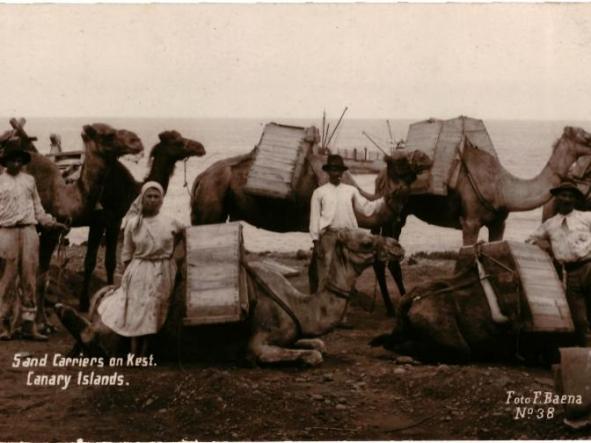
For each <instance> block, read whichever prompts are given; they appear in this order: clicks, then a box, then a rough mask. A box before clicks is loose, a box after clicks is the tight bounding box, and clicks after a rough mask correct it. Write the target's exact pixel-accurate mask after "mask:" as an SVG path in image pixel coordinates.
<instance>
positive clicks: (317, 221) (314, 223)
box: [310, 182, 384, 240]
mask: <svg viewBox="0 0 591 443" xmlns="http://www.w3.org/2000/svg"><path fill="white" fill-rule="evenodd" d="M383 203H384V199H383V198H379V199H378V200H374V201H369V200H367V199H366V198H365V197H363V195H361V193H360V192H359V190H358V189H357V188H356V187H355V186H351V185H347V184H345V183H340V184H339V185H338V186H335V185H333V184H332V183H330V182H328V183H326V184H324V185H322V186H320V187H318V188H316V189H315V190H314V193H313V194H312V201H311V203H310V205H311V206H310V235H311V236H312V239H313V240H318V237H319V235H320V233H321V232H322V231H323V230H324V229H326V228H328V227H331V228H335V229H338V228H357V226H358V225H357V219H356V218H355V212H354V210H353V207H354V208H355V209H356V210H357V211H359V212H361V213H362V214H364V215H365V216H367V217H370V216H371V215H373V214H374V213H375V212H377V211H378V210H379V209H380V208H381V207H382V204H383Z"/></svg>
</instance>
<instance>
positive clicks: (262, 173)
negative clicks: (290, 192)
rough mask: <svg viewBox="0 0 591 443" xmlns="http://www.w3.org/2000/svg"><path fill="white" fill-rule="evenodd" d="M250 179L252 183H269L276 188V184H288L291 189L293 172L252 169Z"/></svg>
mask: <svg viewBox="0 0 591 443" xmlns="http://www.w3.org/2000/svg"><path fill="white" fill-rule="evenodd" d="M249 179H250V180H252V181H255V180H257V179H258V180H260V181H261V182H263V181H265V182H269V183H270V185H272V186H274V185H275V182H278V183H287V184H288V185H289V188H290V189H291V180H292V173H291V171H289V172H286V171H281V170H279V169H271V168H266V169H254V168H253V169H251V170H250V174H249Z"/></svg>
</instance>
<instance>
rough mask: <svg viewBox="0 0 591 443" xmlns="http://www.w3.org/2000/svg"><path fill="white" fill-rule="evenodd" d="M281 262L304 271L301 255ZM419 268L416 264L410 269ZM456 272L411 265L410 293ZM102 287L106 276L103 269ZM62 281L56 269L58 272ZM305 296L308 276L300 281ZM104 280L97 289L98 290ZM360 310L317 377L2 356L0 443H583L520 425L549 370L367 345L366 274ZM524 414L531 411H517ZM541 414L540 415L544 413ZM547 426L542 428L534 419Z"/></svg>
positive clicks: (369, 281) (39, 352)
mask: <svg viewBox="0 0 591 443" xmlns="http://www.w3.org/2000/svg"><path fill="white" fill-rule="evenodd" d="M83 252H84V249H83V248H82V247H73V248H70V249H69V250H68V252H67V255H68V258H69V263H68V265H67V268H68V269H67V270H66V271H64V272H63V274H62V277H61V278H60V279H59V280H60V283H61V285H60V288H61V292H62V293H63V295H62V297H63V300H64V301H66V302H68V301H69V302H72V303H73V302H74V300H73V298H72V297H73V296H74V295H75V294H76V292H77V291H78V288H79V285H80V280H81V278H80V275H78V274H77V273H75V272H72V271H70V270H80V269H81V258H82V254H83ZM273 258H274V259H276V260H277V261H279V262H281V263H284V264H288V265H291V266H295V267H297V268H298V269H302V270H304V269H305V265H306V263H307V262H306V261H305V260H298V259H297V258H296V257H295V255H294V254H281V255H278V254H274V255H273ZM409 263H412V264H409ZM452 268H453V261H451V260H446V259H441V258H440V259H430V258H418V259H416V260H411V261H410V262H409V261H408V260H407V261H405V263H404V271H405V275H406V279H407V282H408V285H409V286H410V287H412V286H413V285H415V284H417V283H419V282H421V281H424V280H425V279H427V278H433V277H435V276H442V275H445V274H448V273H450V272H451V270H452ZM97 274H98V276H99V277H101V276H103V275H104V273H103V270H102V268H100V267H99V270H98V272H97ZM54 277H55V278H56V279H57V270H54ZM293 282H294V284H295V285H296V286H298V287H300V288H302V289H304V288H305V287H306V276H305V272H302V273H301V274H300V275H299V276H298V277H295V278H294V279H293ZM100 284H101V282H100V280H97V281H96V282H95V285H96V287H98V286H100ZM357 287H358V289H359V290H360V291H362V292H363V293H364V294H365V295H361V296H358V297H356V298H355V300H353V305H352V307H351V309H350V314H349V316H350V321H351V322H352V323H353V324H354V326H355V327H354V329H350V330H344V329H339V330H336V331H334V332H331V333H330V334H328V335H326V336H325V337H324V339H325V343H326V345H327V354H326V356H325V362H324V363H323V364H322V365H321V366H319V367H316V368H312V369H310V368H301V367H280V368H253V367H248V366H246V365H244V364H242V363H240V362H236V363H217V364H204V363H188V362H181V361H172V362H165V363H161V364H159V365H157V366H152V367H147V368H146V367H140V368H126V367H123V368H121V367H118V368H102V369H100V368H94V367H93V368H74V367H68V368H66V369H63V368H53V367H50V366H51V365H48V367H45V368H22V367H21V368H13V367H12V366H11V364H12V362H13V361H14V355H15V353H19V352H24V353H28V354H29V355H32V356H34V357H41V356H43V355H44V354H46V353H47V354H48V356H49V359H52V358H53V356H54V355H55V354H56V353H66V352H67V351H68V350H69V349H70V347H71V345H72V343H73V340H72V339H71V338H70V337H69V336H68V335H67V333H66V332H65V331H64V330H63V329H60V330H59V331H58V332H57V333H56V334H55V335H53V336H52V337H51V340H50V341H49V342H48V343H32V342H25V341H19V340H15V341H11V342H3V343H2V344H1V345H0V361H2V362H3V363H2V365H3V367H2V372H1V374H2V376H1V378H0V440H2V441H10V440H27V441H58V440H62V441H63V440H66V441H72V440H76V439H78V438H82V439H84V440H91V441H92V440H103V441H104V440H107V441H118V440H143V441H146V440H149V441H154V440H156V441H171V440H173V441H177V440H183V439H187V440H197V439H198V440H218V441H219V440H224V441H227V440H233V441H236V440H409V439H563V438H569V439H572V438H585V437H588V436H589V433H582V432H575V431H571V430H569V429H568V428H566V427H565V426H564V425H563V424H562V419H563V417H564V413H563V410H562V408H561V407H560V406H557V407H554V409H552V406H550V405H544V406H540V407H536V408H535V411H533V413H532V414H530V415H528V416H527V418H520V419H516V418H515V415H516V413H517V405H515V404H513V403H510V404H507V401H506V400H507V395H508V391H515V392H516V395H524V396H526V397H527V396H532V395H534V394H533V393H534V392H535V391H541V392H543V393H545V392H553V391H554V388H553V382H552V378H551V373H550V371H549V370H547V369H544V368H532V367H523V366H517V365H510V364H507V363H506V364H498V363H494V364H493V363H485V364H473V365H467V366H453V365H443V364H442V365H424V364H421V363H419V362H415V361H412V360H411V359H409V358H407V357H399V356H396V355H394V354H392V353H391V352H389V351H386V350H383V349H381V348H380V349H378V348H371V347H369V346H368V344H367V343H368V342H369V340H370V339H371V338H373V337H374V336H375V335H377V334H381V333H383V332H387V331H389V329H390V328H391V320H390V319H388V318H387V317H386V315H385V311H384V309H383V303H382V302H381V300H380V299H379V295H378V296H377V297H374V294H375V279H374V277H373V274H372V273H371V272H369V271H367V272H365V273H364V274H363V275H362V277H361V278H360V280H359V282H358V285H357ZM31 370H33V371H36V373H38V374H62V375H68V374H70V375H73V376H74V377H76V376H77V373H78V372H79V371H83V372H84V373H85V374H89V373H90V372H92V371H94V372H95V374H107V375H112V374H113V373H114V372H117V374H118V375H122V376H123V377H124V381H125V383H127V385H125V386H121V387H118V386H92V387H89V386H79V385H76V384H73V385H70V386H69V387H68V389H65V390H63V389H60V388H59V387H40V386H27V374H28V372H29V371H31ZM521 406H523V405H521ZM540 411H541V412H540ZM542 414H543V415H544V417H543V418H538V415H542Z"/></svg>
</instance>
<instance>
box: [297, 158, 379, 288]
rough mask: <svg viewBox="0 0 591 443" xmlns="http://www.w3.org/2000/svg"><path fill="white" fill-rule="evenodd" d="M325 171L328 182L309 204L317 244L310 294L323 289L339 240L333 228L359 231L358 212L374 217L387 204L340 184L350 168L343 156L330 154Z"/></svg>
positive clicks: (316, 191)
mask: <svg viewBox="0 0 591 443" xmlns="http://www.w3.org/2000/svg"><path fill="white" fill-rule="evenodd" d="M322 169H323V170H324V171H326V173H327V174H328V183H326V184H324V185H322V186H320V187H318V188H316V190H314V193H313V194H312V200H311V202H310V235H311V236H312V241H313V242H314V250H313V252H312V261H311V263H310V268H309V277H310V292H312V293H315V292H316V291H317V289H318V288H321V287H323V285H324V282H325V280H326V277H327V274H328V271H329V266H330V263H331V262H332V256H333V252H334V246H335V241H336V235H335V232H334V229H339V228H357V227H358V225H357V218H356V217H355V211H354V209H355V210H357V211H359V212H360V213H363V214H364V215H365V216H367V217H371V216H372V215H373V214H375V213H377V212H378V211H379V210H380V209H381V208H382V206H383V204H384V199H383V198H379V199H377V200H375V201H369V200H367V199H366V198H365V197H363V195H361V193H360V192H359V190H358V189H357V188H356V187H355V186H351V185H347V184H345V183H341V179H342V177H343V173H344V172H345V171H346V170H347V169H348V168H347V167H346V166H345V163H344V161H343V158H342V157H341V156H340V155H329V156H328V158H327V161H326V164H325V165H324V166H322Z"/></svg>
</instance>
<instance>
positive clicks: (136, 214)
mask: <svg viewBox="0 0 591 443" xmlns="http://www.w3.org/2000/svg"><path fill="white" fill-rule="evenodd" d="M148 189H157V190H158V191H160V194H162V196H164V188H162V185H160V183H158V182H155V181H149V182H146V183H144V185H143V186H142V190H141V191H140V195H138V196H137V198H136V199H135V200H134V201H133V203H132V204H131V206H130V207H129V209H128V210H127V213H126V214H125V217H123V229H125V228H126V226H127V225H128V224H130V223H132V225H131V226H133V228H132V229H133V230H134V231H135V230H137V229H138V228H139V227H140V225H141V224H142V220H143V218H144V217H143V216H142V209H143V201H144V194H145V193H146V191H147V190H148Z"/></svg>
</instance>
